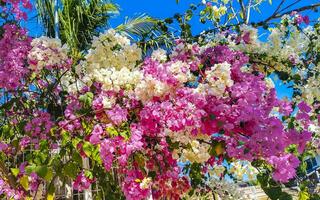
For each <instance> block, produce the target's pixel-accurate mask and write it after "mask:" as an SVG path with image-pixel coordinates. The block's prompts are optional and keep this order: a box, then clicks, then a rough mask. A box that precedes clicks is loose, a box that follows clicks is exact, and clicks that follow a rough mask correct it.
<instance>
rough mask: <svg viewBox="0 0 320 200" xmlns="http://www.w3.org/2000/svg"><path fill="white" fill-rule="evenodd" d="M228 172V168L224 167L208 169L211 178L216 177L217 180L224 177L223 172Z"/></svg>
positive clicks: (217, 166)
mask: <svg viewBox="0 0 320 200" xmlns="http://www.w3.org/2000/svg"><path fill="white" fill-rule="evenodd" d="M225 170H226V168H225V167H224V166H223V165H214V166H213V167H210V168H209V169H208V172H209V174H210V176H215V177H217V178H219V177H221V176H222V175H223V172H224V171H225Z"/></svg>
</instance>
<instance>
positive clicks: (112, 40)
mask: <svg viewBox="0 0 320 200" xmlns="http://www.w3.org/2000/svg"><path fill="white" fill-rule="evenodd" d="M141 54H142V51H141V49H140V48H138V47H137V45H136V44H131V43H130V40H129V39H128V38H127V37H125V36H122V35H120V34H118V33H116V32H115V31H114V30H113V29H111V30H108V31H107V32H106V33H104V34H101V35H100V36H99V37H96V38H94V40H93V42H92V48H91V49H90V50H89V53H88V55H87V56H86V61H85V62H82V63H81V64H79V66H78V67H77V68H79V69H81V70H80V71H81V72H80V73H81V74H82V76H80V77H82V81H83V82H85V83H86V85H89V86H90V85H91V84H92V83H93V82H99V83H101V84H102V87H103V89H104V90H114V91H119V90H121V89H124V90H128V91H131V90H133V87H134V86H135V85H136V84H137V83H140V81H141V79H142V77H143V74H142V72H141V71H140V70H139V69H137V68H135V67H136V66H137V62H138V61H140V60H141Z"/></svg>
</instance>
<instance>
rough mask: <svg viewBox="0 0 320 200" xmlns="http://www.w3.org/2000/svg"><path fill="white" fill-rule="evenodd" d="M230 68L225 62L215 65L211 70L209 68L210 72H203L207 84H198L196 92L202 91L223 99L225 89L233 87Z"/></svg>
mask: <svg viewBox="0 0 320 200" xmlns="http://www.w3.org/2000/svg"><path fill="white" fill-rule="evenodd" d="M230 66H231V65H230V64H229V63H226V62H224V63H219V64H215V65H214V66H213V67H212V68H210V70H207V71H206V72H205V75H206V80H207V82H208V83H206V84H199V86H198V90H199V91H203V90H204V91H206V92H207V93H208V94H210V95H214V96H217V97H223V95H224V92H225V90H226V88H227V87H231V86H232V85H233V80H232V79H231V72H230Z"/></svg>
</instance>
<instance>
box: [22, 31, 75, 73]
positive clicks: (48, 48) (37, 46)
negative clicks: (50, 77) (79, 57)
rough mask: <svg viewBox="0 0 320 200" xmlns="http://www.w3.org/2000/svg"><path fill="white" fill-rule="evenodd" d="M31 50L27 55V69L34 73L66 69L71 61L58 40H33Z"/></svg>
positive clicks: (65, 49)
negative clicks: (43, 70) (44, 70)
mask: <svg viewBox="0 0 320 200" xmlns="http://www.w3.org/2000/svg"><path fill="white" fill-rule="evenodd" d="M31 46H32V49H31V50H30V52H29V54H28V62H29V68H30V69H31V70H33V71H35V72H39V71H41V70H42V69H44V68H45V69H48V70H51V69H63V68H66V69H68V68H69V67H70V64H71V60H70V59H69V58H68V55H67V54H68V48H67V47H66V46H65V45H64V46H62V45H61V42H60V40H58V39H54V38H48V37H40V38H35V39H33V40H32V42H31Z"/></svg>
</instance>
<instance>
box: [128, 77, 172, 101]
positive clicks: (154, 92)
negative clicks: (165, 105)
mask: <svg viewBox="0 0 320 200" xmlns="http://www.w3.org/2000/svg"><path fill="white" fill-rule="evenodd" d="M170 90H172V87H170V86H169V85H168V84H166V83H164V82H161V81H159V80H157V79H155V78H153V77H152V76H150V75H147V76H144V78H143V79H142V80H141V81H140V82H139V83H137V85H136V87H135V90H134V93H135V95H136V97H137V99H139V100H141V101H142V102H146V101H148V100H150V99H151V98H152V97H162V96H163V95H165V94H167V93H169V92H170Z"/></svg>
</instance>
